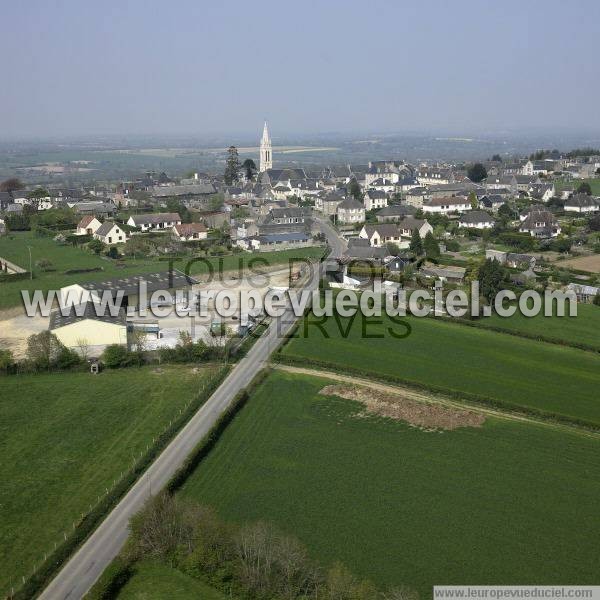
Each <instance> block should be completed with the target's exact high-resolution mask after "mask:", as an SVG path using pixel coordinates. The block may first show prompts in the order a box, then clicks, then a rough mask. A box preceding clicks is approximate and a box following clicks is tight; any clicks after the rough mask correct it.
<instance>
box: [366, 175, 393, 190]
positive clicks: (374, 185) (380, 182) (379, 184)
mask: <svg viewBox="0 0 600 600" xmlns="http://www.w3.org/2000/svg"><path fill="white" fill-rule="evenodd" d="M395 188H396V184H395V183H394V182H393V181H392V180H391V179H386V178H385V177H379V178H378V179H375V180H373V181H372V182H371V183H370V184H369V189H373V190H378V191H380V192H385V193H386V194H391V193H392V192H393V191H394V189H395Z"/></svg>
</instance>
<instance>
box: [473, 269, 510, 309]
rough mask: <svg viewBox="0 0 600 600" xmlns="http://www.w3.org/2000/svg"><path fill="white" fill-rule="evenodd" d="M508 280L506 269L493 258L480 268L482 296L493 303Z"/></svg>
mask: <svg viewBox="0 0 600 600" xmlns="http://www.w3.org/2000/svg"><path fill="white" fill-rule="evenodd" d="M505 278H506V271H505V269H504V267H503V266H502V265H501V264H500V263H499V262H498V261H497V260H493V259H491V258H488V259H486V261H485V262H484V263H483V265H481V267H479V290H480V293H481V295H482V296H483V297H484V298H486V299H487V300H488V302H492V301H493V299H494V297H495V296H496V294H497V293H498V292H499V291H500V290H501V289H502V282H503V281H504V280H505Z"/></svg>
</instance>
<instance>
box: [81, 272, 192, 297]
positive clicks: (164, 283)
mask: <svg viewBox="0 0 600 600" xmlns="http://www.w3.org/2000/svg"><path fill="white" fill-rule="evenodd" d="M142 281H145V282H146V289H147V291H148V293H149V294H150V293H152V292H155V291H157V290H168V289H180V288H184V287H187V286H189V285H192V284H194V283H198V282H197V281H196V280H195V279H193V278H192V277H190V276H186V275H185V274H184V273H182V272H181V271H177V270H175V269H174V270H173V271H161V272H159V273H147V274H143V275H130V276H128V277H118V278H115V279H108V280H106V281H91V282H88V283H82V284H80V285H81V287H82V288H84V289H86V290H96V291H99V292H102V291H103V290H108V291H110V292H114V293H115V294H116V293H117V292H118V291H119V290H123V294H124V295H125V296H127V295H129V294H137V293H138V292H139V285H140V282H142Z"/></svg>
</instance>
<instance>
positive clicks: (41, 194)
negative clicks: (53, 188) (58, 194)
mask: <svg viewBox="0 0 600 600" xmlns="http://www.w3.org/2000/svg"><path fill="white" fill-rule="evenodd" d="M49 195H50V194H49V193H48V190H45V189H44V188H42V187H38V188H35V190H33V192H29V193H28V194H27V197H28V198H29V199H30V200H32V199H37V198H47V197H48V196H49Z"/></svg>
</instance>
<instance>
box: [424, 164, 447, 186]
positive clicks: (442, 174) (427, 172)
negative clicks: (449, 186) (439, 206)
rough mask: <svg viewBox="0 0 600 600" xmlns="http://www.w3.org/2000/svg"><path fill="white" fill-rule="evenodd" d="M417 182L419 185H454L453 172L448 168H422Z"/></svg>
mask: <svg viewBox="0 0 600 600" xmlns="http://www.w3.org/2000/svg"><path fill="white" fill-rule="evenodd" d="M417 180H418V182H419V185H435V184H438V183H442V184H443V183H452V180H453V177H452V171H451V170H450V169H447V168H439V167H421V168H419V169H418V170H417Z"/></svg>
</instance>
